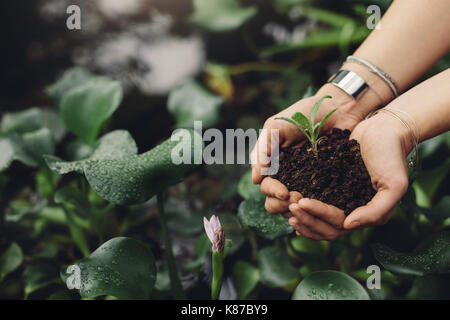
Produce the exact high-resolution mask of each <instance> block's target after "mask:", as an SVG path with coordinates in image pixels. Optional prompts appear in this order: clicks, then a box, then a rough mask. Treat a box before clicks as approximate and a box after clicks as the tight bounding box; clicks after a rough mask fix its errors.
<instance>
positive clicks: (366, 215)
mask: <svg viewBox="0 0 450 320" xmlns="http://www.w3.org/2000/svg"><path fill="white" fill-rule="evenodd" d="M402 195H403V193H400V192H392V191H391V190H389V189H384V190H380V191H378V192H377V194H376V195H375V196H374V197H373V199H372V200H370V202H369V203H367V204H366V205H365V206H362V207H359V208H356V209H355V210H354V211H353V212H352V213H350V214H349V215H348V216H347V218H346V219H345V221H344V228H345V229H350V230H351V229H356V228H360V227H367V226H376V225H381V224H384V223H386V222H387V221H388V220H389V218H390V217H391V215H392V211H393V210H394V207H395V205H396V204H397V202H398V201H400V199H401V197H402Z"/></svg>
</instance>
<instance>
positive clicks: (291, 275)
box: [258, 246, 300, 288]
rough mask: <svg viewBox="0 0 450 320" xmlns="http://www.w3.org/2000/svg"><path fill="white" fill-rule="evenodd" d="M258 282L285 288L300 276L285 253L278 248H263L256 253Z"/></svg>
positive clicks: (272, 286)
mask: <svg viewBox="0 0 450 320" xmlns="http://www.w3.org/2000/svg"><path fill="white" fill-rule="evenodd" d="M258 267H259V270H260V281H261V283H262V284H264V285H266V286H268V287H271V288H277V287H285V286H288V285H290V284H292V283H293V282H295V281H296V280H297V279H298V277H299V274H300V271H299V270H298V269H296V268H295V267H294V266H293V265H292V264H291V262H290V261H289V256H288V255H287V253H286V251H284V250H283V249H281V248H280V247H276V246H272V247H265V248H263V249H262V250H260V251H259V253H258Z"/></svg>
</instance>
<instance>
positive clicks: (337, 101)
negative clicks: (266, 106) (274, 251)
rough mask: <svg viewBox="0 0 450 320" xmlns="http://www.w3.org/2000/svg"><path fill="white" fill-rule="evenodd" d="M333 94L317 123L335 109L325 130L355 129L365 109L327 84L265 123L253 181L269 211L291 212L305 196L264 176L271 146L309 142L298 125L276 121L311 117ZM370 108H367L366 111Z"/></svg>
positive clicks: (255, 153) (254, 161) (256, 150)
mask: <svg viewBox="0 0 450 320" xmlns="http://www.w3.org/2000/svg"><path fill="white" fill-rule="evenodd" d="M325 95H330V96H331V97H332V99H325V100H324V101H323V102H322V104H321V105H320V108H319V110H318V113H317V115H316V121H320V120H321V119H322V118H323V117H324V116H325V115H326V114H328V113H329V112H330V111H331V110H333V109H336V108H337V111H336V112H335V113H334V114H333V115H332V116H331V118H330V119H328V121H327V122H326V123H325V125H324V127H323V129H322V130H324V131H326V130H329V129H331V128H340V129H350V130H351V129H353V128H354V127H355V126H356V125H357V124H358V123H359V122H360V121H362V119H364V116H365V114H364V111H362V110H364V108H359V105H358V103H357V102H356V101H355V100H354V99H353V98H352V97H350V96H349V95H347V94H346V93H345V92H344V91H342V90H341V89H339V88H336V87H335V86H334V85H332V84H326V85H324V86H323V87H322V88H321V89H320V90H319V91H318V92H317V94H316V95H315V96H313V97H309V98H305V99H302V100H300V101H298V102H296V103H295V104H293V105H292V106H290V107H289V108H287V109H285V110H283V111H282V112H280V113H278V114H276V115H274V116H272V117H270V118H269V119H267V121H266V122H265V124H264V129H266V131H265V133H263V134H261V136H260V137H259V139H258V142H257V143H256V145H255V147H254V149H253V151H252V154H251V159H252V179H253V183H255V184H261V192H262V193H263V194H264V195H265V196H266V197H267V198H266V210H267V211H268V212H269V213H271V214H275V213H286V212H288V211H289V208H288V207H289V204H291V203H295V202H297V201H298V200H299V199H300V198H301V195H300V194H299V193H298V192H289V190H288V189H287V188H286V187H285V186H284V185H283V184H282V183H281V182H279V181H277V180H275V179H273V178H270V177H264V176H263V174H262V170H263V168H265V167H268V166H269V164H264V163H267V159H268V158H269V157H270V150H271V143H272V144H273V143H277V144H279V146H280V147H282V148H285V147H288V146H292V145H297V144H300V143H302V142H303V141H304V140H305V136H304V135H303V134H302V133H301V132H300V130H298V128H296V127H295V126H294V125H292V124H290V123H287V122H286V121H281V120H275V118H277V117H287V118H290V117H291V116H292V115H293V114H294V113H296V112H301V113H303V114H304V115H306V116H307V117H309V115H310V113H311V110H312V108H313V107H314V104H315V103H316V102H317V101H318V100H319V99H320V98H321V97H323V96H325ZM365 109H367V108H365ZM274 129H277V130H279V131H278V137H279V141H276V142H273V141H272V142H271V141H270V131H271V130H274Z"/></svg>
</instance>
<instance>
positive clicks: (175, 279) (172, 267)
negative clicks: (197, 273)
mask: <svg viewBox="0 0 450 320" xmlns="http://www.w3.org/2000/svg"><path fill="white" fill-rule="evenodd" d="M156 199H157V202H158V211H159V212H158V219H159V224H160V225H161V232H162V235H163V238H164V246H165V249H166V260H167V265H168V267H169V276H170V286H171V288H172V294H173V296H174V298H175V299H177V300H185V299H186V294H185V293H184V289H183V286H182V284H181V281H180V278H179V276H178V270H177V265H176V263H175V258H174V256H173V251H172V240H171V239H170V235H169V231H168V229H167V224H166V219H165V216H164V215H165V213H164V200H163V194H162V192H160V193H158V195H157V196H156Z"/></svg>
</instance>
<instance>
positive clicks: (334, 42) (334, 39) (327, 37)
mask: <svg viewBox="0 0 450 320" xmlns="http://www.w3.org/2000/svg"><path fill="white" fill-rule="evenodd" d="M341 34H342V27H340V28H338V29H334V30H324V31H317V32H314V33H311V34H310V35H308V36H306V37H305V38H304V39H303V40H302V41H301V42H297V43H283V44H278V45H275V46H272V47H269V48H266V49H263V50H262V51H261V53H260V55H261V56H262V57H269V56H272V55H275V54H278V53H286V52H292V51H298V50H300V49H308V48H322V47H332V46H339V45H340V43H341V41H342V40H341ZM368 34H369V30H368V29H367V28H366V27H365V26H364V27H359V28H357V29H356V30H355V31H354V32H353V33H352V35H351V37H350V39H349V42H350V43H360V42H362V41H363V40H364V39H365V38H366V37H367V35H368Z"/></svg>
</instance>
